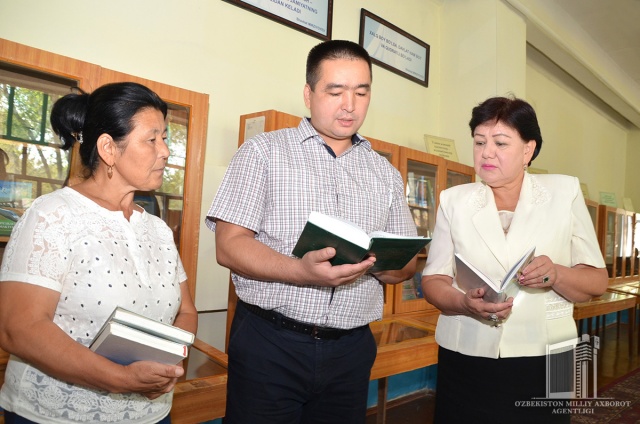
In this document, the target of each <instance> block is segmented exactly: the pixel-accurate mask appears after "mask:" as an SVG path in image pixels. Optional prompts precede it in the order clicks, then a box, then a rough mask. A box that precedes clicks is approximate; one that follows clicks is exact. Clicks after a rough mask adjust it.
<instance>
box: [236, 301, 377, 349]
mask: <svg viewBox="0 0 640 424" xmlns="http://www.w3.org/2000/svg"><path fill="white" fill-rule="evenodd" d="M238 305H242V306H243V307H244V308H245V309H246V310H247V311H249V312H251V313H252V314H254V315H257V316H259V317H260V318H263V319H265V320H267V321H270V322H272V323H274V324H279V325H280V327H282V328H285V329H287V330H291V331H295V332H296V333H302V334H307V335H309V336H312V337H313V338H315V339H326V340H337V339H339V338H340V337H342V336H346V335H347V334H351V333H353V332H354V331H356V330H360V329H362V328H366V327H367V326H366V325H363V326H362V327H357V328H352V329H350V330H342V329H339V328H329V327H319V326H317V325H311V324H305V323H302V322H299V321H296V320H293V319H291V318H287V317H285V316H284V315H282V314H280V313H278V312H275V311H268V310H266V309H262V308H261V307H259V306H256V305H252V304H250V303H246V302H243V301H242V300H240V299H238Z"/></svg>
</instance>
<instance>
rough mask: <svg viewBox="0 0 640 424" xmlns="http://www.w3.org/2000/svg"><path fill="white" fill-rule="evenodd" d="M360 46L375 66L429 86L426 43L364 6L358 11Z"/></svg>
mask: <svg viewBox="0 0 640 424" xmlns="http://www.w3.org/2000/svg"><path fill="white" fill-rule="evenodd" d="M360 45H361V46H362V47H364V48H365V50H367V52H368V53H369V55H370V56H371V60H372V61H373V63H375V64H376V65H379V66H382V67H383V68H385V69H387V70H389V71H391V72H395V73H396V74H398V75H402V76H403V77H405V78H408V79H410V80H411V81H414V82H417V83H418V84H420V85H423V86H425V87H428V86H429V51H430V47H429V45H428V44H427V43H425V42H424V41H421V40H419V39H417V38H416V37H414V36H413V35H411V34H409V33H407V32H405V31H403V30H401V29H400V28H398V27H397V26H395V25H393V24H392V23H390V22H387V21H385V20H384V19H382V18H380V17H379V16H376V15H374V14H373V13H371V12H369V11H368V10H365V9H362V10H361V12H360Z"/></svg>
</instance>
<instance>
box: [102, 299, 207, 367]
mask: <svg viewBox="0 0 640 424" xmlns="http://www.w3.org/2000/svg"><path fill="white" fill-rule="evenodd" d="M194 340H195V336H194V335H193V333H190V332H188V331H185V330H183V329H181V328H178V327H174V326H173V325H169V324H164V323H162V322H159V321H155V320H153V319H150V318H147V317H145V316H143V315H140V314H137V313H135V312H131V311H128V310H126V309H124V308H121V307H119V306H118V307H116V308H115V309H114V311H113V313H112V314H111V316H110V317H109V318H108V319H107V321H106V322H105V323H104V325H103V326H102V328H101V329H100V331H99V332H98V334H97V335H96V337H95V338H94V339H93V341H92V342H91V344H90V346H89V349H91V350H92V351H94V352H96V353H97V354H99V355H102V356H104V357H105V358H108V359H110V360H112V361H113V362H116V363H118V364H122V365H128V364H130V363H132V362H136V361H154V362H160V363H163V364H169V365H175V364H177V363H179V362H180V361H182V360H183V359H185V358H186V357H187V355H188V351H189V346H191V344H192V343H193V341H194Z"/></svg>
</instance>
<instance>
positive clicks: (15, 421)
mask: <svg viewBox="0 0 640 424" xmlns="http://www.w3.org/2000/svg"><path fill="white" fill-rule="evenodd" d="M4 423H5V424H36V423H35V422H33V421H30V420H28V419H26V418H24V417H21V416H20V415H17V414H14V413H13V412H9V411H4ZM158 424H171V416H170V415H167V416H166V417H164V418H163V419H162V420H160V421H158Z"/></svg>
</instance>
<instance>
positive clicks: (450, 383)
mask: <svg viewBox="0 0 640 424" xmlns="http://www.w3.org/2000/svg"><path fill="white" fill-rule="evenodd" d="M469 126H470V127H471V133H472V136H473V143H474V147H473V152H474V153H473V157H474V168H475V171H476V173H477V174H478V176H479V177H480V178H481V180H482V182H476V183H471V184H465V185H461V186H457V187H453V188H450V189H447V190H445V191H443V192H442V194H441V196H440V206H439V208H438V215H437V218H436V227H435V231H434V233H433V241H432V242H431V247H430V249H429V257H428V259H427V265H426V267H425V269H424V271H423V278H422V288H423V293H424V296H425V299H426V300H427V301H429V302H430V303H432V304H433V305H435V306H436V307H438V309H440V311H441V312H442V313H441V315H440V318H439V320H438V326H437V329H436V341H437V342H438V344H439V346H440V347H439V358H438V378H437V386H436V410H435V422H436V423H466V422H473V423H485V422H486V423H492V424H495V423H512V422H513V423H516V422H517V423H519V424H521V423H525V422H532V423H540V422H544V423H550V422H566V423H568V422H569V420H570V416H569V415H567V414H562V413H558V412H561V411H558V410H557V408H553V407H552V406H550V405H552V403H551V402H531V401H532V400H533V401H536V400H540V398H542V399H544V398H545V397H546V393H547V392H546V382H547V380H546V375H547V372H546V352H547V350H546V349H547V345H549V344H555V343H559V342H567V341H570V340H572V339H576V337H577V330H576V325H575V322H574V321H573V302H580V301H586V300H588V299H590V298H591V297H592V296H597V295H600V294H602V293H603V292H604V291H605V290H606V287H607V278H608V277H607V272H606V270H605V268H604V267H605V264H604V261H603V258H602V254H601V253H600V249H599V246H598V241H597V239H596V235H595V231H594V228H593V224H592V222H591V218H590V216H589V213H588V211H587V208H586V205H585V202H584V199H583V196H582V192H581V189H580V184H579V182H578V179H577V178H575V177H569V176H564V175H530V174H528V173H527V172H526V169H527V166H528V165H530V164H531V161H532V160H533V159H535V157H536V156H537V155H538V153H539V152H540V148H541V146H542V136H541V133H540V128H539V126H538V121H537V118H536V114H535V111H534V110H533V108H532V107H531V105H529V104H528V103H527V102H525V101H523V100H520V99H508V98H504V97H495V98H490V99H488V100H486V101H484V102H483V103H481V104H480V105H478V106H476V107H475V108H474V109H473V111H472V117H471V121H470V122H469ZM531 247H535V257H534V259H533V260H532V261H531V262H530V263H529V265H527V266H526V267H525V268H524V269H523V271H522V273H521V275H520V276H519V278H518V282H519V285H520V290H519V291H518V293H517V294H516V295H515V298H513V297H512V298H509V299H507V300H506V301H504V302H502V303H492V302H488V301H485V300H483V296H484V294H485V291H484V290H485V289H472V290H468V291H467V292H466V293H465V292H464V291H463V290H462V289H460V288H458V284H457V281H456V272H455V260H454V255H455V254H459V255H460V256H462V257H463V258H465V259H466V260H467V261H468V262H470V263H471V264H473V265H474V266H475V267H476V268H478V269H479V270H480V271H482V273H483V274H485V275H486V276H488V277H490V278H491V279H492V280H493V281H498V280H500V279H501V278H504V276H505V274H506V273H507V271H508V270H509V269H510V268H511V267H512V266H513V264H514V263H516V262H517V261H518V259H520V258H521V257H522V255H524V253H525V252H526V251H527V250H528V249H529V248H531ZM536 398H538V399H536ZM527 402H529V403H527ZM554 409H555V410H554ZM556 420H557V421H556Z"/></svg>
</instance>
